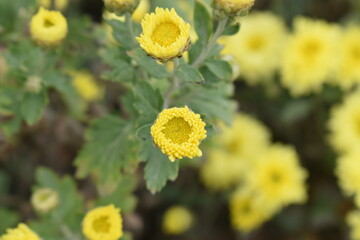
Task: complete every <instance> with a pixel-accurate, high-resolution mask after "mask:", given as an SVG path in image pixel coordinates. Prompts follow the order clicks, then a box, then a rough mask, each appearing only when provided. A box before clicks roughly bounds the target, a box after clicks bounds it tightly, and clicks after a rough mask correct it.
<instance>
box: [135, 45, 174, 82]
mask: <svg viewBox="0 0 360 240" xmlns="http://www.w3.org/2000/svg"><path fill="white" fill-rule="evenodd" d="M128 55H129V56H130V57H131V58H132V59H134V60H135V61H136V62H137V63H138V64H139V65H140V66H141V67H142V68H144V69H145V71H146V72H148V73H149V74H150V75H151V76H153V77H155V78H166V77H167V75H168V72H167V70H166V68H165V66H164V65H163V64H159V63H157V62H156V61H155V60H154V59H153V58H151V57H150V56H148V55H146V54H145V52H144V51H143V50H142V49H140V48H137V49H135V50H133V51H129V52H128Z"/></svg>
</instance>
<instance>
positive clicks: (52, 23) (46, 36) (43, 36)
mask: <svg viewBox="0 0 360 240" xmlns="http://www.w3.org/2000/svg"><path fill="white" fill-rule="evenodd" d="M67 31H68V26H67V22H66V19H65V17H64V16H63V15H62V14H61V13H60V12H58V11H48V10H46V9H44V8H43V7H40V9H39V11H38V12H37V14H36V15H35V16H33V17H32V19H31V22H30V33H31V37H32V39H33V40H34V41H35V42H37V43H38V44H40V45H44V46H53V45H56V44H59V43H60V42H61V41H62V40H63V39H64V38H65V37H66V35H67Z"/></svg>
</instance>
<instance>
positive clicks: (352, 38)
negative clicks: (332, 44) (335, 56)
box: [336, 26, 360, 89]
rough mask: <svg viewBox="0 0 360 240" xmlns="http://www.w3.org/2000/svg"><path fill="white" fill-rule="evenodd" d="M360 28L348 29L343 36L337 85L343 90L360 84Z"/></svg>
mask: <svg viewBox="0 0 360 240" xmlns="http://www.w3.org/2000/svg"><path fill="white" fill-rule="evenodd" d="M359 39H360V27H356V26H352V27H348V28H347V29H346V30H345V32H344V35H343V36H342V40H341V44H339V45H340V46H341V53H340V57H339V59H340V61H339V64H340V67H339V69H338V73H337V77H336V83H337V84H338V85H340V87H342V88H343V89H349V88H350V87H352V86H354V85H355V84H358V83H359V82H360V40H359Z"/></svg>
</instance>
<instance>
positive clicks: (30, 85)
mask: <svg viewBox="0 0 360 240" xmlns="http://www.w3.org/2000/svg"><path fill="white" fill-rule="evenodd" d="M25 89H26V91H28V92H31V93H38V92H40V90H41V78H39V77H37V76H30V77H29V78H28V79H27V80H26V83H25Z"/></svg>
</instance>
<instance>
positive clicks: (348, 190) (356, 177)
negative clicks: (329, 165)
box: [336, 148, 360, 200]
mask: <svg viewBox="0 0 360 240" xmlns="http://www.w3.org/2000/svg"><path fill="white" fill-rule="evenodd" d="M359 160H360V150H359V149H358V148H356V149H354V150H353V151H351V152H350V153H347V154H345V155H343V156H342V157H340V159H339V160H338V161H337V167H336V175H337V177H338V179H339V185H340V187H341V189H342V190H343V192H344V193H345V194H346V195H347V196H355V197H356V198H357V200H358V199H359V197H360V161H359Z"/></svg>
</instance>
